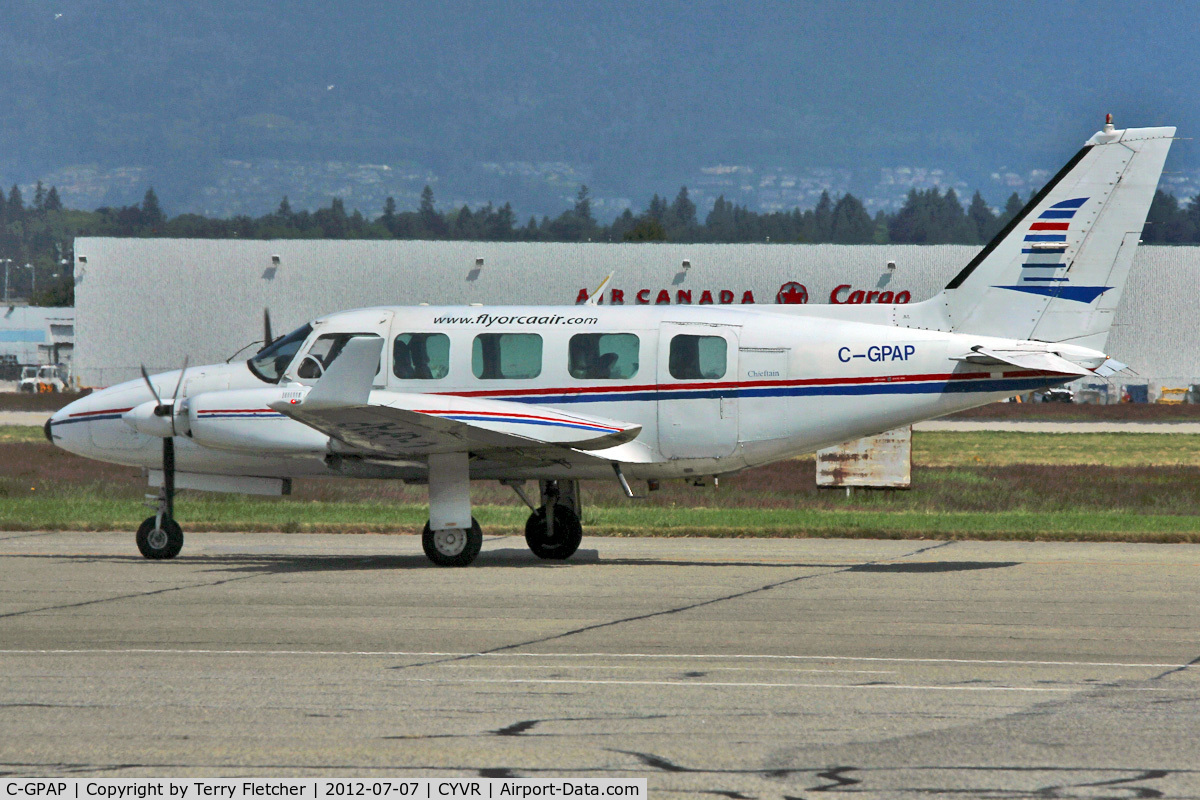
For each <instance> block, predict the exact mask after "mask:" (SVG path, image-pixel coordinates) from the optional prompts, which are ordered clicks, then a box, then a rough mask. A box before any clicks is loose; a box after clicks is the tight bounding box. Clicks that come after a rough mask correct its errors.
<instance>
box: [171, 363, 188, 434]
mask: <svg viewBox="0 0 1200 800" xmlns="http://www.w3.org/2000/svg"><path fill="white" fill-rule="evenodd" d="M187 365H188V357H187V356H184V357H183V369H181V370H179V381H178V382H177V383H176V384H175V394H173V395H171V435H172V436H178V435H179V434H178V433H177V432H176V430H175V409H177V408H178V407H179V390H180V388H182V386H183V376H184V375H186V374H187Z"/></svg>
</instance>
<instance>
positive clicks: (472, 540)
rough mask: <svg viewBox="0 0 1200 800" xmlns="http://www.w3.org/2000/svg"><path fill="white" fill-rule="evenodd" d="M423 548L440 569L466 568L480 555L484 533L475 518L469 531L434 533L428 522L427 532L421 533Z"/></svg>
mask: <svg viewBox="0 0 1200 800" xmlns="http://www.w3.org/2000/svg"><path fill="white" fill-rule="evenodd" d="M421 547H423V548H424V549H425V555H426V556H427V557H428V558H429V560H430V561H432V562H433V563H434V564H437V565H438V566H439V567H465V566H467V565H468V564H470V563H471V562H472V561H474V560H475V556H477V555H479V549H480V548H481V547H483V531H482V530H480V528H479V522H478V521H476V519H475V518H474V517H471V527H470V528H469V529H467V530H462V529H461V528H451V529H449V530H444V531H432V530H430V529H429V523H428V522H426V523H425V530H423V531H422V532H421Z"/></svg>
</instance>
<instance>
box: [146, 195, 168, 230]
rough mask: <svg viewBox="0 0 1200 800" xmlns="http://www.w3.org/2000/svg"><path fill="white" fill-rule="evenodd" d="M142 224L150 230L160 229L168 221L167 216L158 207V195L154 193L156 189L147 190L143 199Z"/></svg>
mask: <svg viewBox="0 0 1200 800" xmlns="http://www.w3.org/2000/svg"><path fill="white" fill-rule="evenodd" d="M141 217H142V219H141V223H142V224H143V225H145V226H146V227H148V228H152V229H158V228H161V227H162V226H163V223H165V222H166V221H167V216H166V214H164V213H163V211H162V208H161V207H159V205H158V195H156V194H155V193H154V187H150V188H149V189H147V190H146V194H145V196H144V197H142V214H141Z"/></svg>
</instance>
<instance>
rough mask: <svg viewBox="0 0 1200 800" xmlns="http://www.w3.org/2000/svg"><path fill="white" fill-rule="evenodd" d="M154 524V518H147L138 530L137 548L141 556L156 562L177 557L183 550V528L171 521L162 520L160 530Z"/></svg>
mask: <svg viewBox="0 0 1200 800" xmlns="http://www.w3.org/2000/svg"><path fill="white" fill-rule="evenodd" d="M154 523H155V518H154V517H147V518H146V521H145V522H143V523H142V524H141V526H140V527H139V528H138V531H137V546H138V550H139V551H141V554H142V555H143V556H145V557H146V558H149V559H153V560H156V561H157V560H160V559H164V558H174V557H175V556H177V555H179V551H180V550H182V549H183V528H180V527H179V523H178V522H176V521H175V520H173V519H167V518H164V519H163V521H162V527H161V528H158V527H156V526H155V524H154Z"/></svg>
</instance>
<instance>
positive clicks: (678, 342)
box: [669, 333, 725, 381]
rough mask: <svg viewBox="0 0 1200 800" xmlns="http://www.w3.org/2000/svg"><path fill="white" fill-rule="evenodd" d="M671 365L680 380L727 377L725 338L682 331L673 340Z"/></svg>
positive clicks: (672, 373) (674, 376)
mask: <svg viewBox="0 0 1200 800" xmlns="http://www.w3.org/2000/svg"><path fill="white" fill-rule="evenodd" d="M669 367H670V370H671V377H672V378H676V379H678V380H684V381H686V380H699V379H702V378H704V379H716V378H724V377H725V339H724V338H723V337H721V336H693V335H692V334H688V333H681V334H679V335H678V336H676V337H675V338H674V339H672V340H671V354H670V362H669Z"/></svg>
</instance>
